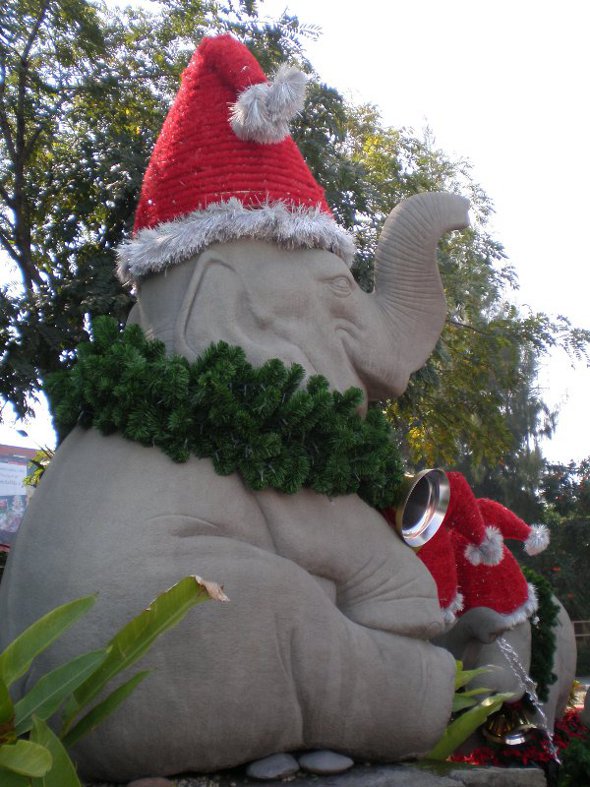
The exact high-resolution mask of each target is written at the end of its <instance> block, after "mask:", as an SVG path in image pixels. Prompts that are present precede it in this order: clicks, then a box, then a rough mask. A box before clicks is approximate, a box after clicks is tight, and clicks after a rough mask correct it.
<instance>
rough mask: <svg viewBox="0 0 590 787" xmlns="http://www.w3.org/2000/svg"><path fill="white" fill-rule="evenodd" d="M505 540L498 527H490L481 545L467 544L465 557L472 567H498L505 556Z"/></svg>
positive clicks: (487, 528)
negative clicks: (482, 565)
mask: <svg viewBox="0 0 590 787" xmlns="http://www.w3.org/2000/svg"><path fill="white" fill-rule="evenodd" d="M503 546H504V538H503V536H502V533H500V531H499V530H498V528H497V527H493V526H492V525H488V526H487V527H486V534H485V536H484V538H483V540H482V542H481V543H480V544H467V546H466V547H465V557H466V558H467V560H468V561H469V562H470V563H471V565H472V566H479V565H480V564H481V563H483V564H484V566H497V565H498V563H499V562H500V561H501V560H502V556H503Z"/></svg>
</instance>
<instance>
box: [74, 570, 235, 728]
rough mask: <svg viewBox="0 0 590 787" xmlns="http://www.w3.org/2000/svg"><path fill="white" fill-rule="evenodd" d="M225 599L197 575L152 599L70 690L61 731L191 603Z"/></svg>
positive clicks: (177, 618) (188, 607) (177, 621)
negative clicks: (100, 660)
mask: <svg viewBox="0 0 590 787" xmlns="http://www.w3.org/2000/svg"><path fill="white" fill-rule="evenodd" d="M210 598H213V599H216V600H218V601H227V600H228V599H227V596H225V594H224V593H223V591H222V589H221V588H220V586H219V585H216V584H215V583H214V582H207V581H205V580H202V579H201V578H200V577H197V576H188V577H185V578H184V579H181V580H180V582H177V583H176V584H175V585H173V586H172V587H171V588H170V589H169V590H167V591H165V592H164V593H162V594H161V595H159V596H158V597H157V598H155V599H154V601H152V603H151V604H150V605H149V607H148V608H147V609H144V610H143V611H142V612H140V614H139V615H137V616H136V617H135V618H133V619H132V620H131V621H129V623H127V624H126V625H125V626H123V628H122V629H121V630H120V631H118V632H117V634H115V636H114V637H113V639H112V640H111V641H110V642H109V643H108V646H107V652H108V655H107V658H106V659H105V661H104V662H103V663H102V665H101V666H100V667H99V668H98V669H97V670H96V672H95V673H94V674H93V675H91V676H90V677H89V678H88V679H87V680H86V681H85V682H84V683H83V684H82V685H81V686H80V687H79V688H78V689H76V691H75V692H74V697H73V702H70V703H68V705H67V707H66V714H65V715H66V718H65V721H64V730H63V731H64V732H66V731H67V730H68V728H69V727H70V726H71V722H72V720H73V718H74V716H76V715H77V714H78V713H79V712H80V710H81V709H82V708H83V707H84V706H86V705H88V703H89V702H91V701H92V700H93V699H94V698H95V697H96V696H97V694H98V693H99V692H100V691H102V689H103V688H104V686H105V685H106V684H107V683H108V682H109V681H110V680H111V679H112V678H114V677H115V675H118V674H119V673H120V672H121V671H122V670H124V669H127V667H130V666H131V665H132V664H134V663H135V662H136V661H137V660H138V659H139V658H140V657H141V656H142V655H143V654H144V653H145V652H146V650H148V648H149V647H150V646H151V645H152V643H153V642H154V640H155V639H156V638H157V637H159V636H160V634H162V633H163V632H164V631H166V630H167V629H169V628H171V627H172V626H175V625H176V624H177V623H179V622H180V621H181V620H182V618H183V617H184V615H185V614H186V613H187V612H188V610H189V609H190V608H191V607H193V606H194V605H195V604H197V603H200V602H202V601H206V600H207V599H210Z"/></svg>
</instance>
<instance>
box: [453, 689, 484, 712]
mask: <svg viewBox="0 0 590 787" xmlns="http://www.w3.org/2000/svg"><path fill="white" fill-rule="evenodd" d="M477 703H478V700H477V699H476V698H475V697H467V696H465V694H463V693H460V694H455V696H454V697H453V706H452V708H451V711H452V713H459V711H462V710H465V709H466V708H472V707H473V706H474V705H477Z"/></svg>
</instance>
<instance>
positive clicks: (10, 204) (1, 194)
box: [0, 183, 14, 208]
mask: <svg viewBox="0 0 590 787" xmlns="http://www.w3.org/2000/svg"><path fill="white" fill-rule="evenodd" d="M0 197H1V198H2V199H3V200H4V202H5V203H6V204H7V205H8V207H9V208H14V200H13V199H12V197H11V196H10V194H9V193H8V192H7V191H6V189H5V188H4V186H3V184H2V183H0Z"/></svg>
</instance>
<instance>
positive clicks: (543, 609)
mask: <svg viewBox="0 0 590 787" xmlns="http://www.w3.org/2000/svg"><path fill="white" fill-rule="evenodd" d="M521 568H522V573H523V574H524V575H525V577H526V580H527V582H531V583H532V584H533V585H534V586H535V590H536V591H537V598H538V601H539V607H538V609H537V614H536V616H535V617H534V618H533V619H532V620H531V635H532V638H531V678H532V679H533V680H534V681H535V683H536V684H537V695H538V697H539V699H540V700H541V702H546V701H547V699H548V698H549V687H550V686H551V685H552V684H553V683H555V681H556V680H557V675H556V674H555V673H554V672H553V657H554V656H555V648H556V640H555V633H554V628H555V625H556V623H557V616H558V614H559V607H558V606H557V604H556V603H555V601H554V600H553V589H552V588H551V585H550V584H549V582H548V581H547V580H546V579H545V578H544V577H542V576H541V574H538V573H537V572H536V571H533V569H532V568H528V567H526V566H521Z"/></svg>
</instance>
